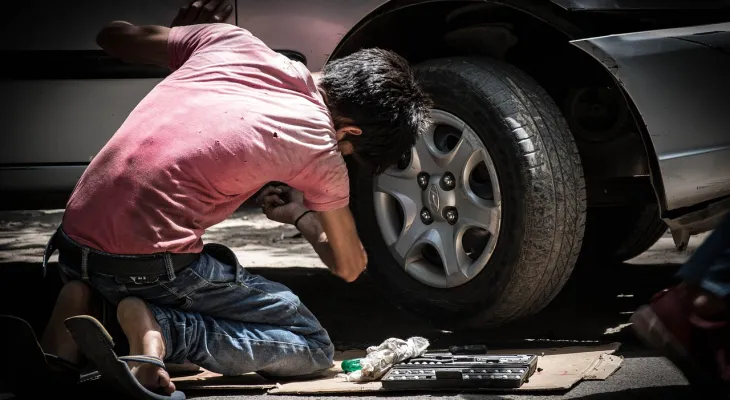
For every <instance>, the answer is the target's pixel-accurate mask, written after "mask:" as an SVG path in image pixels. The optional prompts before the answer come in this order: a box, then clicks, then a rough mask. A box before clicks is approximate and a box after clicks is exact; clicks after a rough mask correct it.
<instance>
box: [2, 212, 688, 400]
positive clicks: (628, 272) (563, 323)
mask: <svg viewBox="0 0 730 400" xmlns="http://www.w3.org/2000/svg"><path fill="white" fill-rule="evenodd" d="M3 218H5V219H7V218H8V217H7V215H3V214H0V223H3ZM51 225H52V224H51ZM29 227H30V225H28V224H25V225H23V224H20V225H18V224H15V225H13V224H10V225H8V224H4V225H0V255H2V254H5V257H4V258H0V276H2V277H3V278H2V279H0V286H2V287H0V296H1V297H2V301H1V302H0V308H1V309H0V312H2V311H7V309H8V308H12V307H16V309H17V307H18V306H19V305H23V307H22V310H20V311H19V313H20V314H22V315H23V316H27V317H28V318H29V319H30V320H31V321H32V323H33V324H34V326H36V327H40V326H42V324H43V319H44V318H46V315H47V312H48V311H49V310H48V309H47V307H46V308H43V309H41V310H39V309H38V308H37V306H33V307H31V306H28V304H30V302H36V304H39V303H37V302H39V301H40V302H41V303H40V304H43V303H44V302H46V303H48V301H49V299H51V298H52V297H53V295H54V293H55V291H56V290H57V287H56V286H55V283H53V282H47V281H46V282H45V283H40V284H38V283H34V282H37V279H38V277H39V276H38V274H39V271H40V268H39V262H33V261H28V260H26V259H22V260H19V261H18V260H13V259H12V257H8V256H7V255H8V254H10V253H13V252H15V251H20V250H23V251H25V252H26V253H24V254H29V253H28V251H30V252H31V253H34V252H42V249H40V248H38V244H39V243H40V242H39V241H36V243H35V244H27V243H26V245H24V243H25V242H30V240H26V239H23V240H19V239H18V238H19V237H21V236H20V232H21V231H24V232H26V233H27V230H28V229H30V228H29ZM34 229H35V231H34V232H36V233H38V231H39V229H40V228H38V227H35V228H34ZM238 229H242V228H240V227H239V228H238ZM257 229H258V228H257ZM261 229H263V228H261ZM46 230H47V228H46ZM40 231H42V232H45V231H43V230H40ZM42 232H41V233H42ZM277 234H278V233H277ZM701 239H702V238H699V239H698V238H694V239H693V241H692V242H691V243H690V249H689V251H690V252H691V251H693V250H694V249H695V248H696V246H697V245H698V244H699V243H700V242H701ZM29 249H30V250H29ZM237 252H239V254H241V253H242V254H244V255H245V253H246V249H245V246H243V248H241V249H239V250H237ZM39 254H40V253H39ZM688 255H689V253H685V254H678V253H676V252H675V251H674V250H673V248H672V246H671V238H670V237H669V235H667V236H666V237H665V238H663V239H662V240H661V241H660V242H659V243H658V244H657V245H656V246H655V247H654V248H652V249H651V250H650V251H648V252H647V253H646V254H645V255H643V256H641V257H639V258H637V259H636V260H632V261H631V262H630V263H623V264H615V265H585V264H581V265H579V266H578V267H577V268H576V271H575V272H574V274H573V276H572V278H571V280H570V281H569V282H568V284H567V285H566V287H565V288H564V290H563V291H562V292H561V294H560V295H559V296H558V297H557V298H556V299H555V300H554V301H553V302H552V303H551V304H550V305H549V306H548V307H547V308H546V309H545V310H543V311H542V312H540V313H539V314H538V315H536V316H534V317H531V318H529V319H526V320H523V321H518V322H516V323H513V324H511V325H508V326H505V327H502V328H499V329H494V330H489V331H471V332H450V331H446V330H441V329H437V328H435V327H433V326H432V325H431V324H429V323H428V321H424V320H422V319H419V318H417V317H415V316H413V315H411V314H410V313H408V312H407V311H405V310H403V309H401V308H400V307H398V306H397V305H395V304H393V303H392V302H391V301H390V299H389V297H388V295H387V294H386V293H383V292H382V291H381V290H380V288H379V286H378V285H377V283H376V282H373V280H372V279H370V277H369V276H367V275H364V276H362V277H361V278H360V279H359V280H358V281H356V282H354V283H352V284H346V283H344V282H342V281H340V280H339V279H337V278H335V277H333V276H331V275H330V274H329V272H328V271H327V270H325V269H323V268H319V267H316V266H315V267H312V266H307V267H299V266H296V265H292V266H290V267H285V266H281V265H279V266H276V267H267V266H264V265H262V266H258V267H252V266H249V267H248V268H249V269H250V270H251V271H252V272H254V273H259V274H261V275H263V276H265V277H267V278H269V279H272V280H275V281H279V282H281V283H283V284H285V285H287V286H288V287H290V288H291V289H292V290H293V291H294V292H295V293H297V294H298V295H299V296H300V298H301V299H302V300H303V302H304V303H305V304H307V305H308V306H309V308H310V309H311V310H312V311H313V312H314V313H315V315H317V316H318V318H319V319H320V321H321V322H322V324H323V325H324V326H325V327H326V328H327V329H328V331H329V332H330V336H331V337H332V339H333V341H334V342H335V345H336V347H337V348H338V350H348V349H363V348H365V347H366V346H370V345H373V344H378V343H380V342H382V341H383V340H384V339H386V338H388V337H401V338H407V337H410V336H416V335H417V336H424V337H426V338H428V339H429V340H430V341H431V347H432V348H443V347H446V346H448V345H452V344H468V343H475V342H478V343H485V344H487V345H488V346H490V347H495V348H496V347H503V348H505V347H512V348H514V347H518V346H519V347H526V346H528V345H529V344H532V345H535V346H540V347H558V346H570V345H590V344H599V343H606V342H621V343H622V345H621V348H620V349H619V350H618V352H617V353H616V354H617V355H620V356H623V357H624V361H623V363H622V365H621V368H620V369H619V370H618V371H617V372H616V373H615V374H614V375H612V376H610V377H609V378H608V379H607V380H605V381H588V382H581V383H579V384H577V385H576V386H575V387H574V388H572V389H571V390H569V391H566V392H551V393H537V394H535V393H533V394H529V395H505V394H499V395H490V394H472V393H431V394H429V393H414V394H413V395H403V394H398V395H378V396H362V395H348V396H321V395H318V396H311V397H307V396H281V395H266V394H265V393H263V392H258V393H257V392H251V391H246V392H244V393H242V392H238V393H236V392H235V391H233V392H231V391H228V392H215V391H186V394H187V396H188V398H196V399H229V400H232V399H239V398H240V399H264V398H266V399H268V400H272V399H273V400H279V399H281V400H285V399H295V398H296V399H298V400H299V399H314V398H317V399H320V398H332V399H340V398H345V397H347V398H351V397H357V398H362V399H366V398H367V399H371V398H372V399H375V398H383V397H398V398H409V399H426V398H428V399H433V398H442V399H465V400H472V399H533V398H535V399H537V398H539V399H546V398H555V399H595V400H602V399H633V398H637V399H639V398H641V399H693V398H696V397H695V396H693V393H692V392H691V390H690V388H689V386H687V383H686V381H685V379H684V378H683V377H682V375H681V374H680V373H679V372H678V371H677V370H676V369H675V368H674V367H673V366H672V365H671V364H670V363H669V362H668V361H666V360H665V359H663V358H661V357H658V356H657V355H656V354H653V353H652V352H650V351H648V350H647V349H646V348H645V347H644V346H643V345H642V344H641V343H639V342H638V341H637V339H636V338H635V337H634V336H633V334H632V332H631V330H630V327H629V325H628V318H629V316H630V314H631V312H632V311H634V310H635V309H636V308H637V307H638V306H640V305H641V304H644V303H645V302H646V301H647V300H648V299H649V298H650V297H651V295H652V294H654V293H655V292H656V291H658V290H660V289H662V288H664V287H666V286H668V285H671V284H672V283H674V280H673V274H674V272H675V271H676V270H677V269H678V268H679V266H680V263H681V262H682V260H684V259H686V257H687V256H688ZM295 264H296V263H295ZM259 265H261V264H259ZM52 267H53V265H52ZM24 274H25V275H24ZM22 276H25V278H23V279H20V280H17V279H18V278H17V277H22ZM11 277H14V278H12V279H10V278H11ZM11 292H12V293H13V296H14V297H12V300H11V297H9V296H10V293H11ZM325 292H329V293H328V294H327V295H323V293H325ZM6 296H8V297H6ZM11 303H12V304H11Z"/></svg>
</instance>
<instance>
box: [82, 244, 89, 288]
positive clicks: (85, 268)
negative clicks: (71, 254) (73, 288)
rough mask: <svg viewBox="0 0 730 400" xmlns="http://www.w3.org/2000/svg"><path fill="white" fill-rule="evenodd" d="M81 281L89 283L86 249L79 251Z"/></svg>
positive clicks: (87, 250)
mask: <svg viewBox="0 0 730 400" xmlns="http://www.w3.org/2000/svg"><path fill="white" fill-rule="evenodd" d="M81 279H82V280H84V281H87V282H88V281H89V249H88V248H87V247H84V248H82V249H81Z"/></svg>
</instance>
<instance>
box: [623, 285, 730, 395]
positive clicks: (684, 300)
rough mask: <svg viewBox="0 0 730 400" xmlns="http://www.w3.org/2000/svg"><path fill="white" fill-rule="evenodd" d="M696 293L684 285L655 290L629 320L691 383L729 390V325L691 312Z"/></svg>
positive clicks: (712, 388)
mask: <svg viewBox="0 0 730 400" xmlns="http://www.w3.org/2000/svg"><path fill="white" fill-rule="evenodd" d="M695 297H696V292H695V291H693V290H692V289H691V288H689V287H687V286H686V285H680V286H677V287H675V288H672V289H668V290H664V291H662V292H659V293H657V294H656V295H654V297H653V298H652V299H651V301H650V303H649V305H646V306H642V307H640V308H639V309H638V310H637V311H636V312H635V313H634V314H633V315H632V316H631V319H630V322H631V323H632V328H633V329H634V332H636V334H637V336H639V338H640V339H641V340H642V341H643V342H644V343H645V344H646V345H647V346H649V347H652V348H654V349H655V350H658V351H659V352H661V353H662V354H663V355H664V356H665V357H667V358H668V359H669V360H670V361H672V362H673V363H674V364H675V365H676V366H677V367H678V368H679V369H680V370H681V371H682V373H683V374H684V376H685V377H686V378H687V380H688V381H689V382H690V384H691V385H692V386H695V387H697V388H700V389H703V390H705V389H707V390H708V391H709V392H711V393H714V394H718V393H730V324H729V323H728V321H727V318H725V319H724V320H718V321H710V320H707V319H704V318H701V317H699V316H698V315H697V314H695V313H694V312H693V301H694V299H695Z"/></svg>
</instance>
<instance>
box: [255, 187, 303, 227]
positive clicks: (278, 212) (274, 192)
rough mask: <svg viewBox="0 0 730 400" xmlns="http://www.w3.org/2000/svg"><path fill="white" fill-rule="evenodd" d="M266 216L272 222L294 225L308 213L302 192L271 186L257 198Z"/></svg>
mask: <svg viewBox="0 0 730 400" xmlns="http://www.w3.org/2000/svg"><path fill="white" fill-rule="evenodd" d="M256 203H257V204H258V205H260V206H261V209H262V210H263V212H264V214H266V217H268V218H269V219H270V220H272V221H276V222H281V223H283V224H294V221H295V220H296V219H297V217H299V216H300V215H302V213H303V212H305V211H307V208H306V207H304V196H303V195H302V192H300V191H298V190H296V189H293V188H291V187H289V186H269V187H267V188H266V189H264V190H263V191H261V194H259V196H258V197H257V198H256Z"/></svg>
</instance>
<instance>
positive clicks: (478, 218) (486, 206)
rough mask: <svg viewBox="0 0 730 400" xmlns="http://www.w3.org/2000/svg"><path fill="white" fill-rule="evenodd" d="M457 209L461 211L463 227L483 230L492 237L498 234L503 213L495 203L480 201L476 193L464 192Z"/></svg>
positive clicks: (460, 221)
mask: <svg viewBox="0 0 730 400" xmlns="http://www.w3.org/2000/svg"><path fill="white" fill-rule="evenodd" d="M456 207H457V208H458V210H459V225H460V226H461V227H464V228H466V229H468V228H471V227H475V228H481V229H486V230H487V231H488V232H489V233H491V234H492V235H496V234H497V231H498V230H499V220H500V218H501V215H500V213H501V211H500V209H499V207H498V205H497V204H496V203H495V201H493V200H484V199H480V198H478V197H477V196H476V195H475V194H474V193H470V192H469V191H468V190H462V193H461V196H459V197H458V198H457V201H456Z"/></svg>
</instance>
